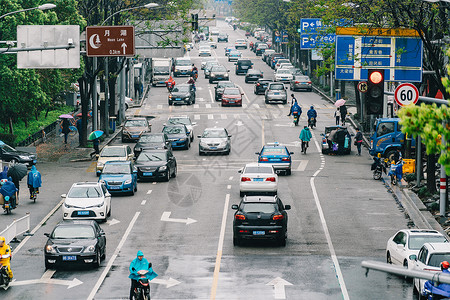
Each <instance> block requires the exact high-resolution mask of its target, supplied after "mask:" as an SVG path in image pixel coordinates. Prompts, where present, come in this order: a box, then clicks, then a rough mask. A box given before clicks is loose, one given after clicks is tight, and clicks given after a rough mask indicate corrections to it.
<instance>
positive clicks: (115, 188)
mask: <svg viewBox="0 0 450 300" xmlns="http://www.w3.org/2000/svg"><path fill="white" fill-rule="evenodd" d="M109 188H110V189H111V190H118V189H120V186H118V185H111V186H110V187H109Z"/></svg>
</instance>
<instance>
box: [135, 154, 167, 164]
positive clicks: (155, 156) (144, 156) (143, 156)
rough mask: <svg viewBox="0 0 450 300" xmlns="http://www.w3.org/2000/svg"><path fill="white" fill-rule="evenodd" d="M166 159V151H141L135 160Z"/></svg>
mask: <svg viewBox="0 0 450 300" xmlns="http://www.w3.org/2000/svg"><path fill="white" fill-rule="evenodd" d="M165 160H166V152H142V153H141V154H139V157H138V158H137V160H136V162H145V161H165Z"/></svg>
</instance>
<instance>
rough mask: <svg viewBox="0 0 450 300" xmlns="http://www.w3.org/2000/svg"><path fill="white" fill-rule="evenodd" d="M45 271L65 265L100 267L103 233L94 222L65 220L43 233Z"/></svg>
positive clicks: (104, 241) (104, 246)
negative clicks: (50, 230) (44, 241)
mask: <svg viewBox="0 0 450 300" xmlns="http://www.w3.org/2000/svg"><path fill="white" fill-rule="evenodd" d="M44 235H45V236H47V237H48V240H47V243H46V244H45V247H44V255H45V269H49V268H54V267H56V266H59V265H62V264H67V265H73V264H90V265H93V266H95V267H100V263H101V260H102V259H105V256H106V237H105V232H104V231H103V230H102V229H101V228H100V226H99V225H98V224H97V222H96V221H94V220H65V221H62V222H60V223H58V225H56V227H55V228H54V229H53V231H52V233H50V234H49V233H45V234H44Z"/></svg>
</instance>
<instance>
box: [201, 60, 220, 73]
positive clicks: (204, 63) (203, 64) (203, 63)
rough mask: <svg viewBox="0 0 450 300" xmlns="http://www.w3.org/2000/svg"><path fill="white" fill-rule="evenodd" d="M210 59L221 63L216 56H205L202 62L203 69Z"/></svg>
mask: <svg viewBox="0 0 450 300" xmlns="http://www.w3.org/2000/svg"><path fill="white" fill-rule="evenodd" d="M208 61H215V62H217V63H219V62H218V61H217V59H216V58H215V57H205V58H203V59H202V63H201V69H202V70H204V69H205V66H206V63H207V62H208Z"/></svg>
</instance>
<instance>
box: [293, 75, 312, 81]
mask: <svg viewBox="0 0 450 300" xmlns="http://www.w3.org/2000/svg"><path fill="white" fill-rule="evenodd" d="M295 80H298V81H310V79H309V77H308V76H295Z"/></svg>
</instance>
